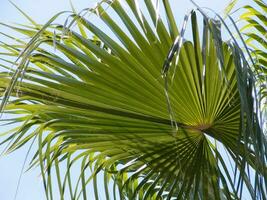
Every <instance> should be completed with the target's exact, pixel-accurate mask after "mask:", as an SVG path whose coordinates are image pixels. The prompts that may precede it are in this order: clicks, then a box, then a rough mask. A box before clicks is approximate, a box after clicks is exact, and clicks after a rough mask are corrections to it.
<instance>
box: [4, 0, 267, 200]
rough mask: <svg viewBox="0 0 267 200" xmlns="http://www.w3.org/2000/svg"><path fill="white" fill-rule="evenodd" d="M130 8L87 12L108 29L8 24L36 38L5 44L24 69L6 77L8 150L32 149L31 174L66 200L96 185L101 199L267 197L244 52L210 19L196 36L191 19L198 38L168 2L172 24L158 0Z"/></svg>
mask: <svg viewBox="0 0 267 200" xmlns="http://www.w3.org/2000/svg"><path fill="white" fill-rule="evenodd" d="M126 2H127V9H128V10H129V11H130V12H128V11H127V9H125V8H124V7H123V6H122V4H121V3H120V1H117V0H115V1H112V2H110V1H103V2H102V3H101V4H99V5H98V6H97V7H96V8H95V9H91V10H89V12H90V13H91V14H96V16H97V17H96V21H97V20H101V21H102V23H104V24H105V25H101V26H97V25H96V23H93V21H91V20H90V19H87V18H86V17H83V16H79V15H77V14H75V13H74V14H73V15H71V16H70V17H71V18H72V19H73V21H72V22H70V24H73V23H77V24H78V27H79V29H78V30H77V29H75V28H72V27H71V25H70V26H68V25H64V26H62V25H50V23H51V22H52V21H53V20H54V19H55V18H56V17H54V18H52V19H51V21H50V22H49V23H48V24H47V25H45V27H44V28H41V29H40V27H39V26H38V25H36V24H33V25H32V26H28V27H12V26H9V27H10V28H12V29H14V30H16V31H19V32H21V33H22V34H25V35H27V36H29V37H33V39H32V40H31V42H30V44H27V45H25V44H24V43H23V42H20V45H22V47H18V46H12V45H10V47H9V46H7V45H5V46H4V48H5V49H6V50H10V49H12V51H11V50H10V51H9V52H10V53H11V54H12V55H13V56H14V57H18V56H19V57H18V59H17V61H20V62H19V64H18V67H17V68H16V69H10V70H9V73H7V72H2V73H1V78H0V83H1V84H0V85H1V93H2V94H3V102H2V106H3V107H4V108H5V110H4V112H5V113H8V114H9V115H14V117H13V118H11V119H10V123H13V124H15V125H16V126H17V128H16V129H14V130H12V131H11V132H10V133H8V137H7V139H6V140H4V141H3V143H5V142H9V148H8V152H11V151H14V150H16V149H18V148H19V147H21V146H22V145H24V144H25V143H26V142H28V141H30V140H36V141H37V143H38V146H39V148H38V150H37V152H36V154H35V156H34V157H33V159H32V162H31V167H33V166H36V165H39V166H40V168H41V172H42V177H43V182H44V186H45V190H46V197H47V199H53V196H54V184H53V183H56V184H57V185H58V192H59V194H60V196H61V198H62V199H64V198H68V197H70V198H71V199H80V198H83V199H87V198H88V188H89V186H90V184H93V188H94V197H95V199H98V195H99V193H101V192H100V191H101V190H99V189H98V181H97V180H98V179H99V177H103V178H104V184H103V190H102V191H105V198H106V199H111V198H113V199H116V196H117V198H121V199H137V198H139V199H171V198H177V199H239V198H241V196H242V195H241V194H242V188H243V187H246V188H247V189H248V190H249V193H250V195H251V197H252V198H254V199H256V198H262V199H266V180H267V179H266V177H267V174H266V137H265V136H264V135H263V133H262V130H261V127H260V126H259V123H258V117H257V114H255V112H254V109H255V107H254V105H253V87H254V85H253V80H254V79H253V76H252V73H251V70H250V68H249V66H248V65H247V63H246V62H244V60H243V57H242V56H241V50H240V48H239V47H238V46H237V45H236V44H235V43H233V44H231V43H226V42H223V41H222V39H221V30H220V24H218V22H217V21H215V20H213V19H209V18H207V17H206V16H205V17H204V25H203V27H204V28H203V29H204V30H203V33H200V31H199V30H198V24H197V15H196V13H195V12H194V11H192V12H191V13H190V15H188V16H187V17H186V20H185V22H186V21H187V18H188V17H190V16H191V25H192V30H191V33H192V36H193V37H192V41H191V40H190V39H188V40H186V39H185V38H184V33H183V32H184V31H185V29H182V30H181V31H180V33H179V31H178V28H177V27H176V22H175V18H174V16H173V14H172V11H171V4H170V3H169V2H168V1H163V8H164V10H163V11H162V12H161V14H162V15H164V17H166V19H167V23H168V25H165V22H164V20H163V19H162V18H161V17H160V16H159V13H158V8H157V6H155V4H154V3H153V1H145V2H144V5H143V4H142V5H138V2H137V1H131V0H127V1H126ZM106 7H108V9H106ZM143 7H144V9H147V11H148V14H147V15H146V14H144V12H143V9H142V10H141V9H140V8H143ZM110 13H113V14H112V15H111V14H110ZM114 13H116V16H117V17H119V19H120V20H121V22H120V23H119V22H118V21H119V20H118V19H117V17H114V16H115V15H114ZM90 16H92V15H90ZM188 19H189V18H188ZM150 20H151V21H150ZM99 23H100V22H99ZM126 30H127V31H126ZM201 35H203V39H202V40H200V39H199V37H200V36H201ZM177 36H178V37H177ZM179 37H180V39H178V38H179ZM87 38H92V39H87ZM23 47H25V48H26V50H24V51H22V53H21V54H19V53H20V52H21V50H22V49H23ZM53 48H55V49H56V51H53ZM168 55H169V56H168ZM166 57H167V59H166ZM8 99H9V101H8ZM21 122H22V123H21ZM222 149H225V150H222ZM225 154H229V155H230V157H231V158H230V160H231V163H234V164H235V170H234V171H232V172H231V171H230V168H229V164H227V162H226V161H225V158H226V156H225ZM63 166H66V167H65V169H66V170H61V169H63V168H62V167H63ZM75 166H79V167H80V174H79V175H78V177H76V179H74V178H73V175H72V170H73V169H75ZM250 171H255V172H256V173H255V180H254V181H252V180H249V177H250V176H251V175H250V173H251V172H250ZM89 172H90V173H89ZM53 174H55V176H53ZM234 176H235V177H234ZM54 179H55V180H54ZM111 180H112V181H111ZM55 181H56V182H55ZM244 183H245V185H244ZM254 183H255V184H254ZM112 184H114V185H113V186H112ZM260 184H262V185H260ZM243 185H244V186H243ZM112 187H113V189H111V188H112ZM112 190H113V194H112V195H113V196H112V195H111V191H112ZM118 195H119V197H118Z"/></svg>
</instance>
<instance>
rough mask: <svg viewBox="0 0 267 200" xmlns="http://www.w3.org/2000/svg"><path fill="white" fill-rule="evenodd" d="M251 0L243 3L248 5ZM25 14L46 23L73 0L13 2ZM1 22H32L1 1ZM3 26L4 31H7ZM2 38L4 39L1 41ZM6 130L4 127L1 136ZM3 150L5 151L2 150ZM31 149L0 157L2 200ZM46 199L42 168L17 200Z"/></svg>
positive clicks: (213, 3) (25, 181)
mask: <svg viewBox="0 0 267 200" xmlns="http://www.w3.org/2000/svg"><path fill="white" fill-rule="evenodd" d="M195 1H196V2H197V3H198V4H199V5H200V6H203V7H209V8H212V9H214V10H215V11H217V12H222V11H223V9H224V7H225V5H226V4H227V3H228V2H229V0H195ZM245 1H248V0H242V3H245ZM13 2H14V3H15V4H16V5H17V6H19V7H20V8H21V9H22V10H23V11H25V12H26V13H27V14H29V15H30V16H31V17H32V18H33V19H35V21H36V22H38V23H45V22H46V21H47V20H49V18H50V17H52V16H53V15H54V14H56V13H57V12H59V11H62V10H70V3H69V0H13ZM72 2H73V4H74V6H75V7H76V8H77V10H81V9H82V8H87V7H90V6H92V5H94V4H95V2H96V1H95V0H72ZM176 2H177V3H175V9H174V10H175V13H176V14H175V15H176V16H179V17H181V18H183V16H184V14H185V13H186V12H187V11H188V10H189V9H190V8H192V7H193V5H192V4H191V3H190V1H189V0H176ZM0 22H5V23H14V22H15V23H28V22H27V20H26V19H25V18H24V17H23V16H22V15H21V14H20V13H19V12H18V11H17V10H16V9H15V7H14V6H12V4H11V3H10V2H9V1H8V0H1V2H0ZM5 30H6V29H4V28H3V27H2V26H0V31H5ZM1 39H2V38H0V40H1ZM1 131H2V129H1V128H0V133H1ZM0 150H1V148H0ZM26 152H27V147H26V148H22V149H21V150H18V151H16V152H14V153H12V154H11V155H8V156H4V157H0V200H13V198H14V194H15V191H16V186H17V181H18V179H19V175H20V171H21V168H22V165H23V161H24V159H25V154H26ZM43 199H45V196H44V191H43V186H42V181H41V177H40V175H39V169H34V170H31V171H29V172H27V173H24V174H23V176H22V180H21V183H20V188H19V193H18V196H17V200H43Z"/></svg>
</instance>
